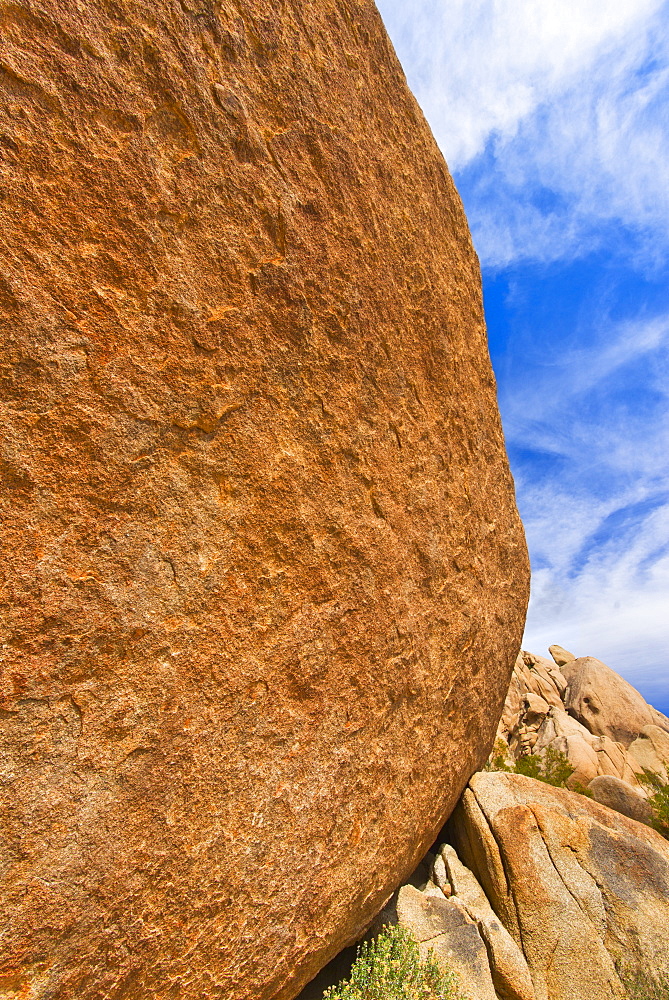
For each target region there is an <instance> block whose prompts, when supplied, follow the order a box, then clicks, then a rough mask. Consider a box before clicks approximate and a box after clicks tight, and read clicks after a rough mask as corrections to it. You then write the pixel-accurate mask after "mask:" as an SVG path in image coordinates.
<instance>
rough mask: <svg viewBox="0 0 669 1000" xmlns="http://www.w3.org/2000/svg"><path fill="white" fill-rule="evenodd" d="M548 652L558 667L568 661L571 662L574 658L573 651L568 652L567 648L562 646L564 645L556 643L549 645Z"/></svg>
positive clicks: (563, 665)
mask: <svg viewBox="0 0 669 1000" xmlns="http://www.w3.org/2000/svg"><path fill="white" fill-rule="evenodd" d="M548 652H549V653H550V654H551V656H552V657H553V659H554V660H555V662H556V663H557V665H558V667H565V666H566V665H567V664H568V663H571V662H572V661H573V660H575V659H576V657H575V656H574V654H573V653H570V652H569V650H568V649H565V648H564V646H558V645H557V643H554V644H553V645H552V646H549V647H548Z"/></svg>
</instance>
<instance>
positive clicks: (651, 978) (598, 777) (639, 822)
mask: <svg viewBox="0 0 669 1000" xmlns="http://www.w3.org/2000/svg"><path fill="white" fill-rule="evenodd" d="M550 653H551V656H552V659H551V660H548V659H545V658H544V657H541V656H535V655H534V654H532V653H528V652H524V651H523V652H521V654H520V655H519V656H518V659H517V661H516V665H515V669H514V671H513V676H512V678H511V683H510V686H509V691H508V694H507V698H506V702H505V705H504V711H503V714H502V718H501V720H500V723H499V727H498V731H497V744H496V748H495V752H494V754H493V758H492V760H491V763H489V764H488V768H490V769H489V770H486V771H483V772H479V773H477V774H474V775H473V777H472V778H471V779H470V781H469V784H468V786H467V788H466V789H465V791H464V793H463V795H462V797H461V799H460V801H459V803H458V805H457V807H456V809H455V811H454V813H453V814H452V816H451V818H450V820H449V822H448V824H447V826H446V828H445V829H444V831H443V832H442V837H440V838H439V841H438V842H437V843H438V845H439V846H438V847H437V849H436V851H433V852H432V853H430V854H428V855H427V857H426V858H425V859H424V861H423V863H422V865H421V866H419V868H418V869H417V870H416V872H415V873H414V875H413V876H412V878H411V879H410V880H409V883H408V884H406V885H403V886H402V887H401V888H400V889H399V890H398V892H397V893H395V895H394V896H393V898H392V899H391V901H390V902H389V904H387V906H386V908H385V909H384V911H383V912H382V913H381V914H380V916H379V918H377V921H376V928H377V929H378V927H380V926H381V925H382V924H383V923H388V922H398V923H400V924H401V925H403V926H405V927H407V928H409V929H410V930H411V931H412V932H413V933H414V935H415V936H416V938H417V940H418V942H419V944H420V948H421V951H422V953H423V955H424V956H425V955H427V953H428V951H429V950H430V949H432V950H434V952H435V954H436V957H437V958H438V959H440V960H441V961H442V962H443V964H445V965H447V966H448V967H450V968H451V969H452V970H453V971H454V972H455V973H456V975H457V976H458V978H459V980H460V984H461V987H462V993H463V995H464V996H467V997H471V998H477V1000H478V998H485V1000H495V998H498V1000H591V998H595V1000H617V998H620V1000H623V998H625V997H627V996H628V995H629V990H630V984H632V983H635V982H637V983H638V982H639V981H645V982H646V983H653V982H658V983H664V982H667V981H669V843H667V840H665V839H664V838H663V837H662V836H660V834H659V833H658V832H656V831H655V830H653V829H650V828H649V825H650V823H651V819H652V812H651V807H650V804H649V802H648V795H649V793H648V791H647V790H646V789H647V782H646V781H644V772H652V773H653V774H655V775H657V777H658V779H659V780H660V781H661V782H667V780H668V779H669V719H667V718H666V716H664V715H662V714H661V713H660V712H658V711H657V710H656V709H654V708H653V707H652V706H650V705H648V704H647V703H646V702H645V701H644V699H643V698H642V696H641V695H640V694H639V692H638V691H636V690H635V689H634V688H633V687H632V686H631V685H630V684H628V683H627V681H625V680H623V678H622V677H620V676H619V675H618V674H616V673H615V672H614V671H613V670H611V669H610V668H609V667H607V666H606V664H604V663H602V662H601V661H600V660H597V659H594V658H593V657H589V656H586V657H580V658H577V657H575V656H573V655H572V654H571V653H569V652H567V651H566V650H564V649H562V647H560V646H551V647H550ZM502 741H503V742H502ZM551 750H552V751H553V752H554V755H553V759H554V760H555V759H559V758H558V757H557V755H564V756H565V757H566V758H567V760H568V762H569V765H570V767H571V768H572V769H573V772H572V774H571V776H570V777H569V778H568V779H567V784H568V785H569V786H570V787H568V788H559V787H551V785H550V784H547V783H545V782H544V781H537V780H535V779H533V778H530V777H527V776H525V775H523V774H519V773H512V772H511V768H510V766H509V765H513V764H515V763H517V762H518V761H519V760H520V759H522V758H523V757H527V756H529V755H536V756H537V757H539V758H540V759H541V758H543V759H544V764H545V765H546V767H547V765H548V761H549V760H550V756H551V755H550V751H551ZM505 757H506V766H507V770H494V769H493V768H494V767H496V766H499V765H502V767H504V766H505V765H504V758H505ZM566 770H567V771H568V769H566ZM639 779H641V780H639ZM578 791H580V792H583V791H585V792H586V795H583V794H578ZM442 841H446V842H445V843H444V842H442Z"/></svg>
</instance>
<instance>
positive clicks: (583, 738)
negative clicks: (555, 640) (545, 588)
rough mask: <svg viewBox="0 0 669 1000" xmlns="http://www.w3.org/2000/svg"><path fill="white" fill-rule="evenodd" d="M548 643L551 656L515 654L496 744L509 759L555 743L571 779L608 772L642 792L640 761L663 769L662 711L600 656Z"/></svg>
mask: <svg viewBox="0 0 669 1000" xmlns="http://www.w3.org/2000/svg"><path fill="white" fill-rule="evenodd" d="M550 651H551V654H552V656H553V659H554V661H555V662H551V661H550V660H547V659H545V658H544V657H542V656H536V655H535V654H534V653H528V652H526V651H525V650H522V651H521V652H520V654H519V655H518V657H517V659H516V663H515V666H514V669H513V674H512V676H511V683H510V684H509V690H508V692H507V696H506V701H505V703H504V709H503V711H502V716H501V719H500V722H499V726H498V729H497V748H498V752H499V751H500V750H504V752H505V754H506V756H507V758H508V763H509V764H514V763H515V761H517V760H518V758H520V757H523V756H527V755H529V754H535V755H538V756H540V757H545V755H546V753H547V751H549V750H552V751H557V752H559V753H560V754H564V755H565V757H566V758H567V759H568V761H569V763H570V765H571V767H572V774H571V776H570V778H569V785H570V787H574V788H583V787H585V786H587V785H588V784H589V783H590V782H591V781H593V780H594V779H595V778H598V777H602V776H611V777H613V778H615V779H620V780H621V781H623V782H625V783H626V784H627V785H629V786H632V789H633V790H635V791H636V793H641V794H642V795H646V792H645V791H644V790H643V788H640V783H639V780H638V776H639V775H640V774H641V772H642V769H643V768H644V767H645V768H648V770H651V771H653V772H655V773H657V774H658V776H659V777H660V778H661V779H664V778H665V777H666V773H667V772H666V764H667V762H669V719H667V717H666V716H664V715H663V714H662V713H661V712H658V711H657V709H655V708H653V706H652V705H648V704H647V703H646V701H645V700H644V699H643V697H642V696H641V694H639V692H638V691H636V689H635V688H633V687H632V686H631V684H629V683H628V682H627V681H625V680H624V679H623V678H622V677H621V676H620V675H619V674H617V673H615V671H613V670H611V668H610V667H607V666H606V664H604V663H602V662H601V661H600V660H597V659H595V658H594V657H591V656H584V657H580V658H578V659H576V658H575V657H573V656H572V655H571V653H568V652H567V651H566V650H564V649H562V647H561V646H551V647H550ZM507 748H508V749H507ZM601 787H606V784H604V785H603V786H601ZM620 801H621V802H622V799H621V800H620ZM632 801H635V800H634V799H633V800H632ZM612 803H613V799H611V801H610V802H607V804H609V805H612ZM623 811H625V810H623Z"/></svg>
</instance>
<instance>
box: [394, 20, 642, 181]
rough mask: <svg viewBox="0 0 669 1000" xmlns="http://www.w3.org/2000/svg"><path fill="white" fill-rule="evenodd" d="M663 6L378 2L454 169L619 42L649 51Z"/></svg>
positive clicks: (632, 50)
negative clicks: (652, 26)
mask: <svg viewBox="0 0 669 1000" xmlns="http://www.w3.org/2000/svg"><path fill="white" fill-rule="evenodd" d="M661 6H662V2H661V0H607V2H606V3H603V2H602V0H448V2H446V0H379V3H378V7H379V10H380V11H381V14H382V16H383V18H384V21H385V23H386V26H387V28H388V30H389V33H390V35H391V37H392V39H393V41H394V43H395V46H396V48H397V50H398V54H399V56H400V59H401V60H402V62H403V65H404V68H405V71H406V73H407V76H408V79H409V83H410V85H411V86H412V87H413V89H414V92H415V94H416V97H417V98H418V100H419V102H420V104H421V106H422V108H423V110H424V111H425V113H426V115H427V117H428V120H429V121H430V123H431V124H432V127H433V129H434V131H435V135H436V137H437V140H438V141H439V142H440V144H441V147H442V149H443V151H444V153H445V155H446V157H447V159H448V161H449V164H450V165H451V167H452V169H454V170H457V169H459V168H461V167H463V166H464V165H465V164H466V163H467V162H468V161H469V160H471V159H472V158H473V157H474V156H476V155H477V154H478V153H480V152H482V150H483V148H484V146H485V143H486V141H487V140H488V137H489V136H490V135H491V134H492V133H498V134H499V135H501V136H503V137H506V138H508V137H510V136H512V135H513V134H514V132H515V130H516V128H517V126H518V124H519V123H520V121H521V120H522V119H523V118H525V117H526V116H527V115H529V114H530V113H531V112H533V111H534V110H535V109H536V108H538V107H539V105H541V104H542V103H544V102H545V101H546V100H547V99H549V98H551V97H552V96H553V95H554V94H556V93H559V92H560V91H562V90H565V89H567V88H568V86H569V85H570V83H572V82H573V81H574V79H575V78H576V77H577V76H578V75H579V74H582V73H584V72H587V70H588V69H589V67H590V66H591V65H592V64H593V63H594V62H595V61H596V60H597V58H599V57H600V56H601V55H602V54H603V53H606V52H607V51H609V50H610V49H611V48H612V47H615V46H616V45H617V44H620V43H621V42H623V41H624V44H625V47H626V49H627V50H628V51H630V58H631V59H632V60H633V59H634V57H635V55H636V56H637V57H638V56H639V55H640V54H641V53H642V52H643V50H644V48H645V41H646V39H645V32H646V30H647V28H648V21H649V18H650V17H651V16H652V15H653V14H654V13H655V12H656V11H657V10H659V9H660V8H661Z"/></svg>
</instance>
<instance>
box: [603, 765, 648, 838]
mask: <svg viewBox="0 0 669 1000" xmlns="http://www.w3.org/2000/svg"><path fill="white" fill-rule="evenodd" d="M588 791H590V792H591V793H592V797H593V799H595V801H596V802H599V803H601V805H603V806H608V808H609V809H615V810H616V812H619V813H622V814H623V816H629V818H630V819H635V820H637V822H638V823H647V824H648V825H649V826H650V825H652V821H653V810H652V809H651V807H650V805H649V803H648V801H647V800H646V799H645V798H644V796H643V795H640V794H639V793H638V792H635V791H634V789H633V788H630V786H629V784H628V783H627V782H626V781H623V780H622V779H621V778H615V777H613V775H610V774H600V775H598V776H597V777H596V778H593V779H592V781H590V782H589V784H588Z"/></svg>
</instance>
